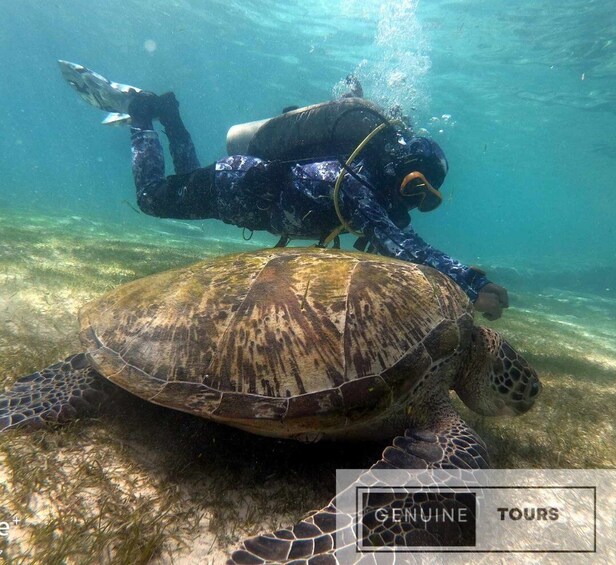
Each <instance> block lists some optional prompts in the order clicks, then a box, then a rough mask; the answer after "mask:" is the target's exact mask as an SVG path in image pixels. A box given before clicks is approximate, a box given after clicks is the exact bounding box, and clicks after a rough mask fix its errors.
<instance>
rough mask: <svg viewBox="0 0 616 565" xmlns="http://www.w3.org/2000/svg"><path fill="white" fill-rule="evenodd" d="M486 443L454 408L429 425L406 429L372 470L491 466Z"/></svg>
mask: <svg viewBox="0 0 616 565" xmlns="http://www.w3.org/2000/svg"><path fill="white" fill-rule="evenodd" d="M489 467H490V460H489V457H488V452H487V450H486V446H485V444H484V443H483V441H482V440H481V438H480V437H479V436H478V435H477V433H476V432H475V431H474V430H473V429H472V428H471V427H470V426H469V425H468V424H467V423H466V422H465V421H464V420H463V419H462V418H461V417H460V416H459V415H458V413H457V412H456V411H455V410H454V409H453V408H451V407H447V408H445V409H443V410H442V411H440V412H439V418H438V419H437V420H434V421H432V422H431V423H430V425H429V426H425V427H424V426H422V427H420V428H413V427H410V428H407V429H406V430H405V432H404V435H403V436H397V437H395V438H394V440H393V442H392V444H391V445H390V446H389V447H387V448H385V450H384V451H383V456H382V457H381V459H380V460H379V461H377V462H376V463H375V464H374V465H373V466H372V469H488V468H489Z"/></svg>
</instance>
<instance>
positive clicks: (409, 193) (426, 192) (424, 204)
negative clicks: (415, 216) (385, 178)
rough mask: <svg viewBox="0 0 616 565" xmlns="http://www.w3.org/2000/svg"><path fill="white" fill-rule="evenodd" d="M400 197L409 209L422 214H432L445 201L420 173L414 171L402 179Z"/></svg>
mask: <svg viewBox="0 0 616 565" xmlns="http://www.w3.org/2000/svg"><path fill="white" fill-rule="evenodd" d="M400 196H402V197H403V198H404V201H405V202H406V203H407V206H408V207H409V208H417V209H418V210H419V211H420V212H431V211H432V210H435V209H436V208H438V207H439V206H440V204H441V202H442V201H443V196H442V195H441V193H440V192H439V191H438V190H437V189H436V188H434V187H433V186H432V185H431V184H430V183H429V182H428V179H427V178H426V177H425V176H424V175H422V174H421V173H420V172H419V171H413V172H411V173H409V174H408V175H406V176H405V177H404V178H403V179H402V183H401V184H400Z"/></svg>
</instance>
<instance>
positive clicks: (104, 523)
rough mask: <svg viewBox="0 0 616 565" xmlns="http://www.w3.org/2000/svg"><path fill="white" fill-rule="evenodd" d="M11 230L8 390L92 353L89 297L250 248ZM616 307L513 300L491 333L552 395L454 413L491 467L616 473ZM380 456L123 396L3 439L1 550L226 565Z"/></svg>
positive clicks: (24, 558)
mask: <svg viewBox="0 0 616 565" xmlns="http://www.w3.org/2000/svg"><path fill="white" fill-rule="evenodd" d="M0 219H1V220H2V221H1V223H0V387H2V386H5V385H8V384H10V383H11V382H12V381H13V380H14V379H15V378H17V377H19V376H20V375H23V374H28V373H30V372H33V371H35V370H37V369H41V368H43V367H45V366H47V365H49V364H51V363H53V362H55V361H58V360H60V359H62V358H64V357H66V356H67V355H69V354H71V353H75V352H78V351H80V349H81V348H80V344H79V341H78V339H77V332H78V326H77V311H78V309H79V307H80V306H81V305H82V304H84V303H85V302H87V301H88V300H90V299H92V298H94V297H96V296H99V295H100V294H102V293H104V292H105V291H107V290H109V289H110V288H113V287H115V286H117V285H119V284H121V283H123V282H127V281H129V280H133V279H135V278H138V277H141V276H144V275H147V274H150V273H153V272H158V271H162V270H164V269H168V268H173V267H178V266H182V265H186V264H189V263H191V262H194V261H197V260H199V259H203V258H206V257H211V256H215V255H220V254H223V253H226V252H231V251H237V250H239V249H246V248H247V247H248V244H240V243H232V242H224V241H217V240H209V239H205V238H198V239H196V238H188V239H185V238H182V237H181V236H177V235H176V236H173V235H171V234H169V233H161V232H155V231H151V230H147V229H143V230H141V231H139V230H138V229H136V228H135V229H134V230H132V231H126V230H124V229H119V228H114V227H113V226H109V225H105V224H102V223H96V222H91V221H88V220H86V219H84V218H80V217H70V218H60V219H58V218H55V219H52V218H47V217H43V216H31V215H28V216H26V215H19V214H11V215H10V216H9V215H6V216H3V217H2V218H0ZM606 301H607V299H601V298H600V297H593V296H579V295H576V294H572V293H570V292H566V291H558V290H553V291H550V292H546V293H544V294H537V293H534V294H530V293H527V294H524V293H515V296H514V301H513V302H514V304H515V305H520V306H515V305H514V306H512V307H511V308H510V309H509V311H508V312H507V314H506V315H505V316H504V317H503V319H501V320H499V321H498V322H495V323H493V324H491V325H492V326H493V327H495V328H496V329H498V330H499V331H501V332H503V333H504V334H505V336H506V337H507V338H508V339H509V341H511V343H512V344H514V346H515V347H516V348H517V349H518V350H519V351H520V352H522V353H523V354H524V355H525V357H526V358H527V359H528V360H529V361H530V362H531V363H532V364H533V365H534V366H535V368H536V369H537V370H538V371H539V373H540V376H541V379H542V382H543V385H544V391H543V394H542V395H541V397H540V398H539V400H538V402H537V404H536V406H535V408H533V410H532V411H531V412H529V413H528V414H526V415H524V416H522V417H520V418H517V419H507V420H497V419H488V418H480V417H478V416H476V415H473V414H472V413H470V412H469V411H468V410H466V409H465V408H464V407H463V406H461V404H460V403H459V402H457V403H456V405H457V406H458V407H459V408H460V411H461V412H462V414H463V416H464V417H465V418H466V419H467V421H469V423H470V424H471V425H472V426H473V427H474V428H475V429H476V430H477V431H478V432H479V433H480V435H481V436H482V437H483V438H484V440H485V441H486V443H487V445H488V448H489V450H490V453H491V457H492V463H493V466H495V467H500V468H613V467H616V432H615V430H614V425H615V423H616V328H614V327H613V320H612V322H611V323H610V321H609V316H608V314H606V312H613V311H614V304H612V303H611V302H609V301H607V302H606ZM563 305H564V306H566V308H563ZM572 305H573V306H574V308H573V310H572ZM572 311H573V312H575V314H574V315H572V314H571V312H572ZM604 314H605V315H604ZM603 322H604V323H603ZM481 323H484V322H483V321H481ZM382 447H383V446H382V445H354V444H349V445H347V444H336V445H333V444H315V445H302V444H297V443H290V442H283V441H275V440H271V439H267V438H258V437H254V436H251V435H248V434H244V433H242V432H239V431H235V430H231V429H228V428H225V427H223V426H217V425H215V424H212V423H209V422H205V421H201V420H199V419H197V418H194V417H191V416H189V415H186V414H181V413H177V412H173V411H170V410H166V409H163V408H160V407H156V406H153V405H150V404H148V403H146V402H142V401H140V400H138V399H134V398H132V397H130V396H129V395H127V394H126V395H122V396H120V397H119V398H118V399H117V400H116V402H115V404H114V405H113V406H110V407H109V408H108V409H107V410H105V411H104V413H103V414H101V415H100V416H98V417H96V418H92V419H84V420H81V421H76V422H74V423H71V424H69V425H66V426H62V427H59V428H54V429H44V430H38V431H35V432H29V433H26V432H20V431H17V432H13V433H8V434H5V435H3V436H2V437H0V522H3V521H6V522H7V523H8V524H9V525H10V530H9V536H8V537H0V550H2V556H3V557H4V558H5V560H6V561H7V562H9V563H11V562H14V563H46V564H47V563H79V564H82V563H101V562H102V563H126V564H129V563H130V564H135V563H156V564H158V563H160V564H162V563H165V564H166V563H178V564H182V563H200V564H207V563H212V564H214V563H221V562H224V559H225V557H226V555H227V553H228V552H229V551H230V550H231V549H233V547H235V546H236V545H237V543H238V541H239V540H241V539H242V538H243V537H246V536H247V535H253V534H256V533H259V532H262V531H265V530H271V529H272V528H278V527H280V526H288V525H290V524H291V523H294V522H295V521H297V520H298V519H299V518H300V517H301V516H302V515H304V514H305V513H307V512H309V511H310V510H311V509H314V508H317V507H320V506H322V505H323V504H325V503H326V502H327V501H328V500H329V498H331V496H333V494H334V487H335V472H336V468H362V467H366V466H368V465H370V464H371V463H372V462H373V461H374V460H375V459H376V458H377V457H378V455H379V453H380V451H381V449H382ZM16 522H17V523H16Z"/></svg>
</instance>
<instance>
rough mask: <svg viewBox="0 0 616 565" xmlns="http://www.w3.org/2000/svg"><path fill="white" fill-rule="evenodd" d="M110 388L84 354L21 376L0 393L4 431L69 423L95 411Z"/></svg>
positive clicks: (1, 424) (1, 423) (0, 422)
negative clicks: (53, 423)
mask: <svg viewBox="0 0 616 565" xmlns="http://www.w3.org/2000/svg"><path fill="white" fill-rule="evenodd" d="M108 387H109V385H108V384H107V381H105V380H104V379H103V378H102V377H101V376H100V375H99V374H98V373H97V372H96V371H95V370H94V369H93V368H92V366H91V365H90V363H89V361H88V359H87V357H86V355H85V354H84V353H78V354H77V355H72V356H71V357H67V358H66V359H65V360H64V361H60V362H59V363H55V364H54V365H51V366H50V367H47V368H46V369H42V370H41V371H37V372H36V373H32V374H31V375H26V376H24V377H21V378H19V379H17V381H16V382H15V383H14V384H13V387H12V388H10V389H9V390H7V391H5V392H4V393H0V432H1V431H4V430H7V429H10V428H17V427H38V426H41V425H43V424H44V423H45V422H66V421H68V420H71V419H73V418H75V417H77V416H79V415H80V414H83V413H88V412H93V411H95V410H96V409H97V408H98V406H100V404H101V403H102V402H103V401H104V400H105V399H106V398H107V393H106V392H105V389H106V388H108Z"/></svg>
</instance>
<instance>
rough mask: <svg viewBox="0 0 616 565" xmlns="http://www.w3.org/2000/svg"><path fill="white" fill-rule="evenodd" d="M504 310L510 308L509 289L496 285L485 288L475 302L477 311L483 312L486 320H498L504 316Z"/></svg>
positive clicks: (492, 284)
mask: <svg viewBox="0 0 616 565" xmlns="http://www.w3.org/2000/svg"><path fill="white" fill-rule="evenodd" d="M503 308H509V296H508V295H507V289H506V288H503V287H502V286H499V285H497V284H494V283H488V284H486V285H485V286H483V287H482V288H481V290H480V291H479V296H477V300H475V309H476V310H478V311H479V312H483V317H484V318H486V319H488V320H497V319H498V318H500V317H501V316H502V314H503Z"/></svg>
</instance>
